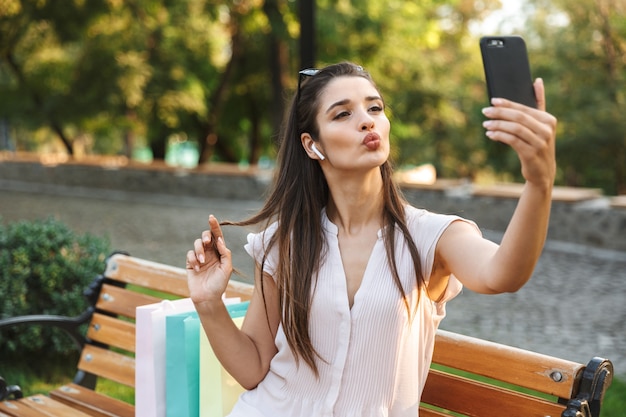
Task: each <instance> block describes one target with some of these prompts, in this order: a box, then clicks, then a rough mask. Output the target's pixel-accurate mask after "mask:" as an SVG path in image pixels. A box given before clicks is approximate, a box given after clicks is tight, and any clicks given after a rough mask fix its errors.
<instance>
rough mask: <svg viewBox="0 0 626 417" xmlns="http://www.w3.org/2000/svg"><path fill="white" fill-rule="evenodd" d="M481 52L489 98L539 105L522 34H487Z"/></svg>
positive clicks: (482, 40)
mask: <svg viewBox="0 0 626 417" xmlns="http://www.w3.org/2000/svg"><path fill="white" fill-rule="evenodd" d="M480 52H481V54H482V57H483V68H484V70H485V80H486V82H487V93H488V94H489V101H490V102H491V99H492V98H494V97H502V98H506V99H508V100H511V101H515V102H517V103H522V104H525V105H527V106H529V107H535V108H536V107H537V98H536V97H535V89H534V88H533V81H532V77H531V74H530V63H529V61H528V52H527V50H526V43H525V42H524V39H523V38H522V37H520V36H484V37H482V38H480Z"/></svg>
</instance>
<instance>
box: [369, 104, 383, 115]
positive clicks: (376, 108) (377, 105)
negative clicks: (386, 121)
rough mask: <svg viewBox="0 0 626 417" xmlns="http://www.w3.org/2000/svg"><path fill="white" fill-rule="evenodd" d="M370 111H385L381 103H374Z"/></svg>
mask: <svg viewBox="0 0 626 417" xmlns="http://www.w3.org/2000/svg"><path fill="white" fill-rule="evenodd" d="M369 111H370V112H373V113H380V112H382V111H384V108H383V106H381V105H380V104H374V105H372V106H370V108H369Z"/></svg>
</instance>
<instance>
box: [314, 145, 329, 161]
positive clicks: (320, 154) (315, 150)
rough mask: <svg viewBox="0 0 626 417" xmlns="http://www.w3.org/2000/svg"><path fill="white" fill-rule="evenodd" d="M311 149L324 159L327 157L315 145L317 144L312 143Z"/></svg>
mask: <svg viewBox="0 0 626 417" xmlns="http://www.w3.org/2000/svg"><path fill="white" fill-rule="evenodd" d="M311 150H312V151H313V153H314V154H315V155H317V156H318V157H319V158H320V159H321V160H322V161H323V160H324V159H326V157H325V156H324V155H322V153H321V152H320V151H319V150H318V149H317V146H315V144H312V145H311Z"/></svg>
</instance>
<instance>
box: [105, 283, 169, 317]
mask: <svg viewBox="0 0 626 417" xmlns="http://www.w3.org/2000/svg"><path fill="white" fill-rule="evenodd" d="M159 301H161V298H158V297H153V296H151V295H146V294H141V293H138V292H135V291H131V290H127V289H125V288H122V287H117V286H115V285H109V284H103V285H102V291H101V292H100V298H98V302H97V303H96V309H98V310H99V311H103V312H107V313H111V314H116V315H120V316H124V317H128V318H132V319H134V318H135V314H136V308H137V307H138V306H142V305H146V304H153V303H158V302H159Z"/></svg>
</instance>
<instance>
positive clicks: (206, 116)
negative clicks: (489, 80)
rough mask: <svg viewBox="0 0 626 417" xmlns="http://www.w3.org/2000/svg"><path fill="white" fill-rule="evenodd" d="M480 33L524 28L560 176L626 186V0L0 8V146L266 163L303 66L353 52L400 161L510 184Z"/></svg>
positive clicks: (248, 1)
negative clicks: (486, 122)
mask: <svg viewBox="0 0 626 417" xmlns="http://www.w3.org/2000/svg"><path fill="white" fill-rule="evenodd" d="M486 34H490V35H492V34H518V35H521V36H523V37H524V38H525V40H526V42H527V46H528V49H529V56H530V62H531V69H532V73H533V76H534V77H539V76H540V77H542V78H544V80H545V83H546V87H547V99H548V106H549V111H550V112H552V113H553V114H555V115H556V116H557V117H558V118H559V121H560V124H559V132H558V142H557V146H558V167H559V172H558V179H557V184H559V185H565V186H575V187H593V188H601V189H602V190H603V192H604V193H606V194H607V195H619V194H626V118H625V117H624V114H626V88H625V84H626V1H625V0H578V1H575V2H572V1H568V0H524V1H514V0H512V1H507V0H502V1H498V0H446V1H443V0H428V1H419V2H416V1H414V0H391V1H384V2H382V1H380V0H335V1H329V0H317V1H314V0H300V1H296V0H265V1H263V0H228V1H225V0H220V1H217V0H185V1H181V0H176V1H173V0H133V1H122V0H89V1H85V0H68V1H64V2H63V3H62V5H61V4H60V3H59V2H54V1H49V0H37V1H21V0H0V150H5V151H8V152H12V153H14V154H15V155H19V154H20V153H21V152H35V153H38V154H47V155H56V157H57V158H59V159H61V160H63V159H80V158H84V157H86V156H90V155H116V156H120V157H123V158H126V160H128V161H129V162H136V163H150V162H164V163H166V164H169V165H176V166H184V167H189V168H193V167H197V166H199V165H200V166H203V165H207V164H211V163H215V162H226V163H236V164H241V165H242V166H261V167H271V166H272V161H273V159H274V157H275V146H274V145H275V139H276V132H278V130H279V125H280V121H281V118H282V114H283V111H284V108H285V106H286V102H287V99H288V97H289V95H290V93H291V92H292V91H293V90H294V88H295V85H296V82H297V73H298V70H300V69H301V68H303V67H309V66H318V67H319V66H323V65H325V64H328V63H334V62H337V61H343V60H350V61H354V62H357V63H359V64H361V65H363V66H364V67H365V68H366V69H367V70H369V71H370V72H371V73H372V74H373V76H374V78H375V80H376V81H377V83H378V85H379V87H380V88H381V90H382V92H383V94H384V95H385V98H386V101H387V102H388V104H389V116H390V118H391V119H392V135H393V137H392V141H393V142H394V148H395V150H396V152H395V160H396V162H397V165H398V166H399V167H401V168H405V169H410V168H412V167H416V166H422V165H424V164H430V165H428V166H432V167H433V168H434V170H435V172H436V175H437V176H438V177H443V178H467V179H469V180H471V181H474V182H480V181H490V180H491V181H493V180H496V181H516V180H519V179H520V177H519V162H518V161H517V158H516V156H515V154H514V153H512V152H507V150H506V149H504V148H503V147H498V146H494V145H493V144H492V143H491V142H490V141H488V140H486V139H485V137H484V132H483V129H482V127H481V121H482V116H481V113H480V108H482V107H484V106H486V105H487V99H486V87H485V84H484V75H483V70H482V65H481V58H480V51H479V47H478V40H479V38H480V36H481V35H486Z"/></svg>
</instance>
